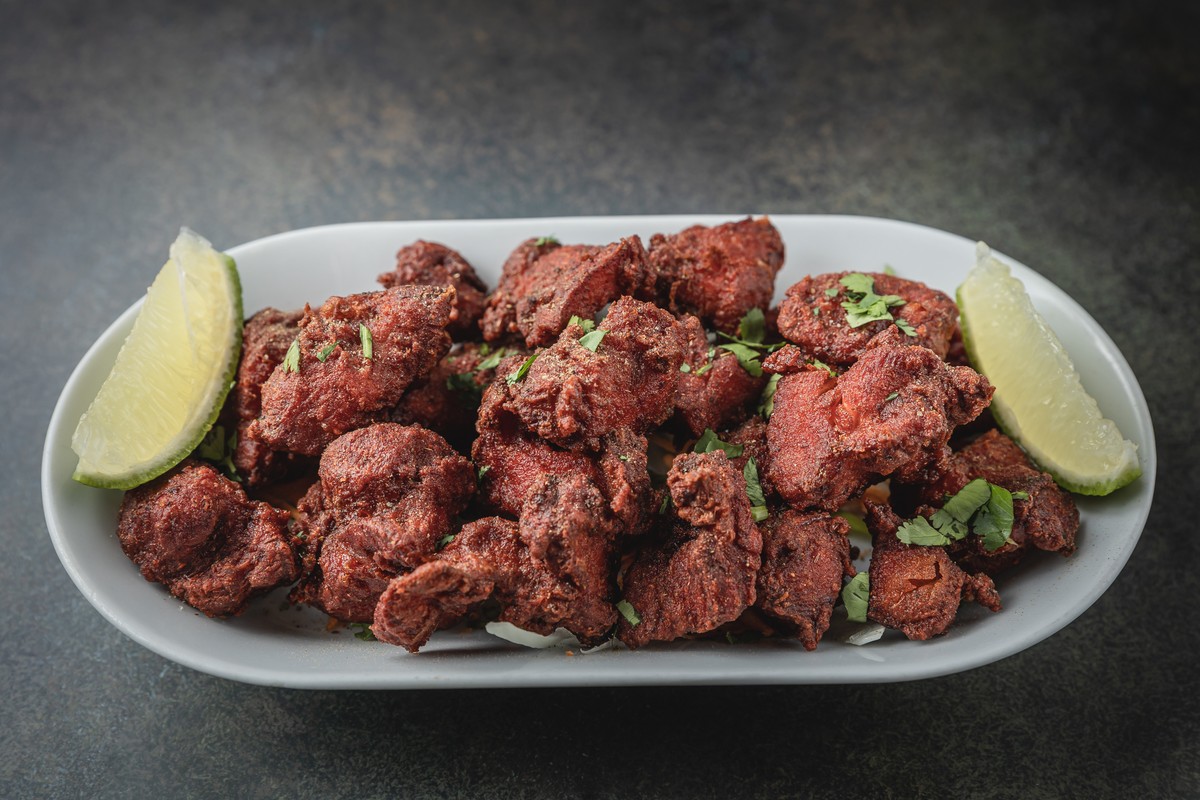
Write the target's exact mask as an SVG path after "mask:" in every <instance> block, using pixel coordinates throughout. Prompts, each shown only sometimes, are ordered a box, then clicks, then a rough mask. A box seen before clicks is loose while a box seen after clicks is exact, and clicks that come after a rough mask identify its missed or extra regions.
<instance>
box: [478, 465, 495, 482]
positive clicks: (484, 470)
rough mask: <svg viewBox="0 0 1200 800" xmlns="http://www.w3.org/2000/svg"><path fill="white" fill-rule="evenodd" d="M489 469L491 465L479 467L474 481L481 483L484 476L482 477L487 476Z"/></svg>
mask: <svg viewBox="0 0 1200 800" xmlns="http://www.w3.org/2000/svg"><path fill="white" fill-rule="evenodd" d="M491 468H492V465H491V464H484V465H483V466H482V467H480V468H479V470H478V471H477V472H476V473H475V479H476V480H477V481H478V482H479V483H483V476H484V475H487V474H488V471H489V470H491Z"/></svg>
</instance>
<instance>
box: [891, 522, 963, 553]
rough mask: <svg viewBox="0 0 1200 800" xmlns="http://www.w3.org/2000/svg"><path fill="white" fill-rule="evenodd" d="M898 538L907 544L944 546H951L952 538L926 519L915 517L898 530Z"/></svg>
mask: <svg viewBox="0 0 1200 800" xmlns="http://www.w3.org/2000/svg"><path fill="white" fill-rule="evenodd" d="M896 538H897V539H899V540H900V541H902V542H904V543H905V544H917V545H925V546H931V545H943V544H950V537H949V536H947V535H946V534H944V533H942V532H941V531H939V530H938V529H937V528H935V527H933V525H931V524H930V523H929V520H927V519H925V518H924V517H920V516H918V517H915V518H913V519H910V520H908V521H907V522H905V523H903V524H901V525H900V527H899V528H897V529H896Z"/></svg>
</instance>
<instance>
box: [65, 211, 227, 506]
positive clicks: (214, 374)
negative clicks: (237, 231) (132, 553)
mask: <svg viewBox="0 0 1200 800" xmlns="http://www.w3.org/2000/svg"><path fill="white" fill-rule="evenodd" d="M241 349H242V287H241V282H240V280H239V279H238V273H237V267H236V266H235V265H234V263H233V259H231V258H229V257H228V256H226V255H224V254H222V253H218V252H217V251H216V250H214V249H213V246H212V245H211V244H209V243H208V242H207V241H205V240H204V239H203V238H201V237H200V236H198V235H196V234H195V233H193V232H192V231H190V230H188V229H187V228H184V229H182V230H181V231H180V232H179V238H178V239H176V240H175V243H174V244H172V245H171V257H170V259H169V260H168V261H167V263H166V265H165V266H163V268H162V270H161V271H159V273H158V277H156V278H155V279H154V283H153V284H152V285H151V286H150V289H149V290H148V291H147V292H146V299H145V302H144V303H143V305H142V308H141V310H139V311H138V315H137V318H136V319H135V320H134V323H133V330H131V331H130V332H129V337H128V338H127V339H126V340H125V344H123V345H122V346H121V351H120V352H119V353H118V354H117V360H116V363H115V364H114V365H113V368H112V372H111V373H109V375H108V377H107V378H105V380H104V384H103V385H101V387H100V391H99V393H98V394H97V395H96V399H95V400H93V401H92V404H91V405H90V406H89V407H88V410H87V411H86V412H84V415H83V417H82V418H80V420H79V425H78V427H76V428H75V435H74V436H72V437H71V448H72V449H73V450H74V451H75V453H76V455H78V456H79V465H78V466H77V467H76V468H75V474H74V476H73V477H74V478H75V480H77V481H79V482H81V483H86V484H88V485H90V486H99V487H101V488H107V489H129V488H132V487H134V486H138V485H140V484H143V483H145V482H147V481H149V480H151V479H152V478H155V477H157V476H159V475H161V474H162V473H164V472H166V471H167V470H169V469H170V468H171V467H173V466H175V465H176V464H178V463H179V462H180V461H182V460H183V459H184V457H186V456H187V455H188V453H190V452H192V450H193V449H195V447H196V445H198V444H199V443H200V441H201V440H202V439H203V438H204V434H205V433H206V432H207V431H208V429H209V428H211V427H212V424H213V422H214V421H215V420H216V418H217V415H218V414H219V413H220V411H221V405H222V403H224V401H225V396H226V395H227V394H228V393H229V389H230V387H231V386H232V385H233V383H232V381H233V376H234V372H235V371H236V370H237V363H238V356H239V355H240V353H241Z"/></svg>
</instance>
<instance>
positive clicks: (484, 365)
mask: <svg viewBox="0 0 1200 800" xmlns="http://www.w3.org/2000/svg"><path fill="white" fill-rule="evenodd" d="M505 353H506V350H505V348H503V347H501V348H499V349H497V350H496V352H494V353H492V354H491V355H488V353H487V351H485V350H484V349H483V348H482V347H481V348H479V355H481V356H487V358H485V359H484V360H483V361H480V362H479V364H478V366H476V367H475V369H473V370H472V372H482V371H483V370H485V369H495V368H496V367H498V366H500V362H501V361H503V360H504V355H505Z"/></svg>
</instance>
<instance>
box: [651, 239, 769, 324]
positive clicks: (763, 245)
mask: <svg viewBox="0 0 1200 800" xmlns="http://www.w3.org/2000/svg"><path fill="white" fill-rule="evenodd" d="M649 260H650V268H651V270H652V272H653V274H654V275H655V277H656V282H657V287H658V288H657V292H658V295H659V300H660V302H661V303H662V304H663V305H664V306H666V307H668V308H670V309H672V310H673V311H676V312H677V313H689V314H695V315H697V316H698V317H700V319H701V320H703V321H704V323H705V324H708V325H712V326H713V327H715V328H717V329H718V330H722V331H725V332H726V333H736V332H737V327H738V323H739V322H741V321H742V317H744V316H745V315H746V312H747V311H749V310H750V309H752V308H759V309H762V310H763V311H764V312H765V311H767V309H768V307H769V306H770V305H771V298H772V297H773V296H774V294H775V275H776V274H777V273H778V272H779V270H780V268H781V267H782V266H783V239H782V238H781V237H780V236H779V231H778V230H776V228H775V226H774V225H772V224H771V221H770V219H768V218H767V217H760V218H759V219H750V218H746V219H744V220H740V221H738V222H727V223H725V224H724V225H716V226H712V227H708V226H704V225H694V226H692V227H690V228H687V229H685V230H682V231H680V232H679V233H675V234H669V235H665V234H661V233H659V234H655V235H654V236H653V237H651V239H650V254H649Z"/></svg>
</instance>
